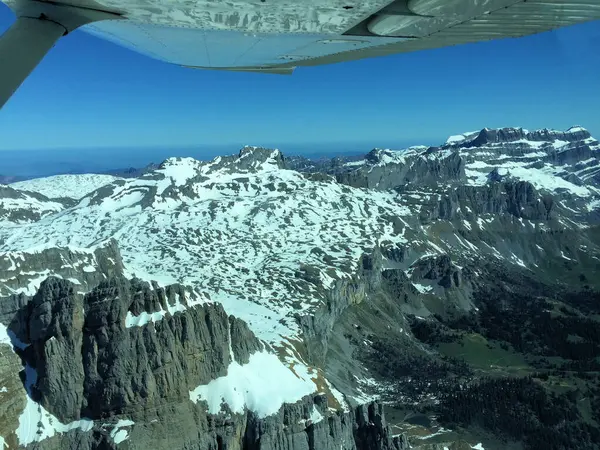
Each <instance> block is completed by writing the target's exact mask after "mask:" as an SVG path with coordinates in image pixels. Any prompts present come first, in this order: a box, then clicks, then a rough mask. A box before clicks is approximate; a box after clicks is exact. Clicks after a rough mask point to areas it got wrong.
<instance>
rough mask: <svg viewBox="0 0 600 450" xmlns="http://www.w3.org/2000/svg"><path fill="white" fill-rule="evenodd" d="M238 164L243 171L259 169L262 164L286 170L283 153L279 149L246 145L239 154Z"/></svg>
mask: <svg viewBox="0 0 600 450" xmlns="http://www.w3.org/2000/svg"><path fill="white" fill-rule="evenodd" d="M236 162H237V164H238V165H239V167H240V168H241V169H249V168H251V167H254V168H257V167H258V166H260V165H262V164H268V165H271V166H275V167H277V168H279V169H284V168H285V162H284V157H283V153H282V152H281V151H280V150H278V149H270V148H264V147H256V146H252V145H246V146H244V147H242V148H241V149H240V151H239V153H238V158H237V161H236Z"/></svg>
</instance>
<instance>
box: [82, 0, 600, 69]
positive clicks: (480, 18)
mask: <svg viewBox="0 0 600 450" xmlns="http://www.w3.org/2000/svg"><path fill="white" fill-rule="evenodd" d="M104 1H105V5H107V6H109V7H114V8H118V7H124V4H123V1H122V0H104ZM126 1H127V0H126ZM128 1H129V3H130V5H127V8H125V9H127V10H130V11H132V14H127V16H128V17H129V16H130V15H131V16H132V18H133V19H134V21H108V22H107V21H104V22H97V23H94V24H91V25H87V26H85V27H84V28H83V29H85V30H86V31H88V32H90V33H93V34H96V35H98V36H101V37H104V38H106V39H110V40H112V41H114V42H117V43H120V44H122V45H125V46H127V47H129V48H132V49H134V50H137V51H139V52H141V53H145V54H148V55H150V56H153V57H155V58H158V59H161V60H164V61H168V62H171V63H175V64H180V65H184V66H188V67H199V68H220V69H231V70H243V69H247V70H262V71H264V72H270V73H290V72H289V71H291V70H292V69H293V68H294V67H297V66H313V65H320V64H329V63H336V62H343V61H350V60H356V59H361V58H368V57H373V56H381V55H390V54H394V53H404V52H410V51H416V50H424V49H431V48H438V47H446V46H450V45H458V44H464V43H469V42H477V41H484V40H490V39H498V38H506V37H520V36H525V35H528V34H534V33H539V32H543V31H547V30H551V29H555V28H559V27H563V26H567V25H572V24H576V23H580V22H585V21H589V20H594V19H600V0H580V1H570V0H397V1H394V2H391V3H390V1H389V0H383V1H382V0H369V1H361V0H341V1H340V0H312V1H311V0H306V1H304V2H302V1H298V0H296V1H294V0H277V1H275V0H264V1H261V0H246V1H244V0H241V1H222V2H218V1H213V0H211V1H193V2H191V5H192V6H191V7H188V8H186V7H184V6H183V3H184V2H181V3H178V2H171V1H165V0H156V1H154V2H152V1H150V2H147V1H143V2H142V1H139V0H128ZM189 3H190V2H188V4H189ZM161 5H162V9H161ZM277 68H279V69H280V71H277V70H275V69H277ZM284 68H288V69H289V71H285V72H281V70H282V69H284ZM267 69H270V70H267Z"/></svg>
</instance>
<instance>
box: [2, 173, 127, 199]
mask: <svg viewBox="0 0 600 450" xmlns="http://www.w3.org/2000/svg"><path fill="white" fill-rule="evenodd" d="M119 179H120V178H118V177H113V176H112V175H99V174H81V175H55V176H52V177H45V178H35V179H33V180H26V181H19V182H17V183H12V184H11V185H10V187H12V188H14V189H20V190H23V191H31V192H37V193H39V194H42V195H45V196H46V197H48V198H59V197H68V198H73V199H80V198H81V197H83V196H85V195H87V194H89V193H90V192H92V191H95V190H96V189H98V188H101V187H102V186H105V185H107V184H110V183H112V182H113V181H115V180H119Z"/></svg>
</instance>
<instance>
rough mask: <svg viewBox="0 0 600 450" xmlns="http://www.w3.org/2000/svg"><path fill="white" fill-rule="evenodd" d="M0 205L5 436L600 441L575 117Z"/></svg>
mask: <svg viewBox="0 0 600 450" xmlns="http://www.w3.org/2000/svg"><path fill="white" fill-rule="evenodd" d="M0 222H1V224H0V443H3V444H5V445H7V446H8V448H17V447H18V446H19V445H20V446H22V447H24V448H28V449H34V448H35V449H40V450H48V449H65V448H66V449H76V448H77V449H84V450H87V449H90V450H91V449H117V448H127V449H141V448H154V449H163V448H164V449H203V450H204V449H217V450H218V449H247V450H258V449H261V450H306V449H309V450H311V449H315V450H317V449H336V450H337V449H346V450H350V449H352V450H404V449H408V448H413V449H421V450H431V449H435V450H438V449H439V450H442V449H444V448H448V449H451V450H459V449H471V448H473V449H485V450H490V449H491V450H496V449H513V448H514V449H518V448H524V449H533V450H538V449H539V450H541V449H544V450H545V449H550V448H553V449H565V450H566V449H574V448H586V449H598V448H600V427H599V426H598V424H599V423H600V376H599V373H600V363H599V361H600V333H599V331H598V330H600V323H599V319H598V318H599V317H600V278H599V277H598V276H597V275H598V273H600V228H599V224H600V143H599V142H598V141H597V140H596V139H595V138H594V137H592V136H591V135H590V133H589V132H588V131H587V130H585V129H584V128H582V127H572V128H570V129H569V130H566V131H556V130H547V129H544V130H535V131H528V130H525V129H522V128H503V129H487V128H486V129H483V130H480V131H477V132H470V133H464V134H460V135H456V136H452V137H450V138H449V139H448V140H447V141H446V142H445V143H443V144H442V145H440V146H435V147H429V146H416V147H410V148H408V149H403V150H397V151H396V150H389V149H373V150H372V151H370V152H368V153H367V154H365V155H363V156H360V157H338V158H332V159H326V158H325V159H318V160H311V159H307V158H303V157H298V156H291V157H286V156H285V155H283V154H282V153H281V152H280V151H279V150H274V149H267V148H261V147H244V148H242V149H241V150H240V151H239V153H238V154H236V155H230V156H220V157H217V158H215V159H213V160H211V161H206V162H203V161H197V160H195V159H192V158H170V159H167V160H166V161H164V162H163V163H161V164H160V165H158V166H154V165H152V166H149V167H147V168H143V169H139V170H138V169H130V170H127V171H120V172H115V173H112V174H100V175H94V174H84V175H60V176H55V177H49V178H43V179H35V180H27V181H20V182H16V183H12V184H10V185H8V186H2V187H0ZM19 371H20V375H19Z"/></svg>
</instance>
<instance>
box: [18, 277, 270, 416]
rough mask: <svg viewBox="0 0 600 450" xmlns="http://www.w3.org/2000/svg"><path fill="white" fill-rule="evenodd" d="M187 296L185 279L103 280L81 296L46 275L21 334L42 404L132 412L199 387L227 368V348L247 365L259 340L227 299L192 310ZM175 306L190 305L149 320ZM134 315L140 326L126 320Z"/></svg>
mask: <svg viewBox="0 0 600 450" xmlns="http://www.w3.org/2000/svg"><path fill="white" fill-rule="evenodd" d="M186 298H189V294H186V293H185V291H184V289H183V288H182V287H181V286H169V287H168V288H166V289H160V288H159V289H156V290H155V289H152V288H151V286H149V285H148V284H147V283H142V282H140V281H138V280H132V281H129V280H127V279H124V278H111V279H109V280H107V281H103V282H102V283H100V284H99V286H98V287H97V288H95V289H93V290H92V291H91V292H90V293H88V294H86V295H85V296H82V295H78V294H76V292H75V288H74V285H73V284H72V283H70V282H69V281H66V280H62V279H57V278H49V279H47V280H46V281H44V282H43V283H42V285H41V286H40V289H39V291H38V292H37V294H36V295H35V296H34V297H33V298H32V300H31V301H30V302H29V303H28V304H27V305H26V307H25V308H26V309H27V312H26V313H25V314H24V315H23V316H22V320H23V323H21V329H20V330H19V333H18V334H19V335H23V334H24V333H25V336H23V338H22V341H23V342H26V343H29V344H31V345H30V346H29V347H28V349H27V352H26V354H25V357H26V359H27V361H28V363H29V364H30V366H31V367H33V368H34V369H36V371H37V376H38V377H37V385H36V386H35V394H34V395H35V396H36V397H38V398H39V401H40V404H41V405H42V406H44V407H45V408H46V409H48V411H50V412H51V413H52V414H54V415H55V416H56V417H58V418H59V419H60V420H61V421H63V422H65V421H66V422H71V421H74V420H79V419H80V418H82V417H86V418H90V419H99V418H101V417H105V416H107V415H114V414H129V415H134V416H135V415H137V414H139V413H140V412H141V411H144V410H146V409H152V408H156V407H158V406H160V405H162V404H165V403H166V402H174V401H175V402H181V401H183V400H184V399H185V398H187V397H188V396H189V391H190V390H192V389H194V388H195V387H196V386H198V385H201V384H207V383H208V382H210V381H211V380H213V379H215V378H218V377H220V376H223V375H225V374H226V371H227V366H228V365H229V363H230V362H231V360H230V358H231V355H230V351H229V348H230V347H231V348H232V354H233V355H234V357H235V356H237V357H238V358H239V361H240V362H241V363H243V362H244V361H245V362H247V361H248V358H249V355H250V354H251V353H254V352H255V351H257V350H259V349H260V348H261V344H260V343H259V342H258V340H257V339H256V338H255V337H254V335H253V334H252V333H251V332H250V331H249V330H248V328H247V326H246V325H245V324H244V323H243V322H240V321H239V320H238V319H235V318H233V317H231V318H228V316H227V314H226V313H225V311H224V310H223V307H222V306H221V305H219V304H206V305H202V306H199V307H195V308H187V306H188V300H186ZM190 301H191V300H190ZM179 305H181V307H183V308H187V309H185V310H184V311H182V312H181V313H178V314H174V315H168V316H165V317H164V319H161V320H159V321H156V322H152V323H150V324H149V325H146V324H145V323H144V322H143V319H142V318H144V317H145V316H146V315H155V314H157V313H158V314H160V311H167V310H169V309H173V308H177V307H178V306H179ZM128 316H129V318H128ZM132 317H133V318H136V317H137V318H140V319H139V321H138V323H140V324H141V326H127V325H130V324H131V323H132V322H134V321H135V319H132ZM157 317H159V316H157Z"/></svg>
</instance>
